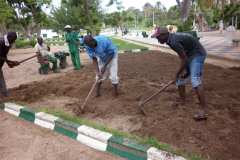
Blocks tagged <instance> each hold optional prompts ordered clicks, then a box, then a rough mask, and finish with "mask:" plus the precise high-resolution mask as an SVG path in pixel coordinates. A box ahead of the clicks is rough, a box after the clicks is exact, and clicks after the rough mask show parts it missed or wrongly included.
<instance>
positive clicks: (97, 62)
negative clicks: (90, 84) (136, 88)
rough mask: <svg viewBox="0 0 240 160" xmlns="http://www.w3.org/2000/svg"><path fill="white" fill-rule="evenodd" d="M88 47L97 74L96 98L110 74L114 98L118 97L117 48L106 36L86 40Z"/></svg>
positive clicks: (89, 37) (86, 38)
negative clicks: (103, 81)
mask: <svg viewBox="0 0 240 160" xmlns="http://www.w3.org/2000/svg"><path fill="white" fill-rule="evenodd" d="M84 43H85V44H86V45H87V47H86V49H87V53H88V55H89V57H90V58H91V59H92V60H93V65H94V66H95V68H96V74H97V81H98V83H97V90H96V97H98V96H100V95H101V94H100V87H101V84H102V80H104V79H106V78H107V76H108V75H109V74H110V76H109V78H110V79H111V82H112V86H113V91H114V96H118V81H119V80H118V54H117V48H116V46H115V45H114V44H113V43H112V41H111V40H110V39H109V38H107V37H105V36H96V37H92V36H90V35H88V36H86V37H85V38H84Z"/></svg>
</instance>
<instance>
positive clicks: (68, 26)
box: [64, 25, 72, 29]
mask: <svg viewBox="0 0 240 160" xmlns="http://www.w3.org/2000/svg"><path fill="white" fill-rule="evenodd" d="M64 28H65V29H66V28H72V27H71V26H70V25H66V26H65V27H64Z"/></svg>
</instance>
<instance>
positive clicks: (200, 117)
mask: <svg viewBox="0 0 240 160" xmlns="http://www.w3.org/2000/svg"><path fill="white" fill-rule="evenodd" d="M207 116H208V115H207V114H206V113H205V112H204V111H199V112H198V113H197V114H195V115H194V116H193V119H194V120H195V121H203V120H207V118H208V117H207Z"/></svg>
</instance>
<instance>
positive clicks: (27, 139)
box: [0, 111, 121, 160]
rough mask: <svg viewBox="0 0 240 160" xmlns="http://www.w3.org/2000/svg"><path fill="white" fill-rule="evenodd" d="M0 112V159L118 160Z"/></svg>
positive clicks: (118, 159)
mask: <svg viewBox="0 0 240 160" xmlns="http://www.w3.org/2000/svg"><path fill="white" fill-rule="evenodd" d="M120 159H121V158H119V157H115V156H113V155H110V154H108V153H104V152H100V151H96V150H93V149H91V148H89V147H87V146H84V145H82V144H80V143H79V142H77V141H74V140H72V139H70V138H68V137H65V136H62V135H60V134H57V133H54V132H52V131H50V130H47V129H44V128H40V127H38V126H35V125H34V124H32V123H30V122H27V121H24V120H20V119H17V118H16V117H14V116H11V115H9V114H8V113H5V112H2V111H0V160H120Z"/></svg>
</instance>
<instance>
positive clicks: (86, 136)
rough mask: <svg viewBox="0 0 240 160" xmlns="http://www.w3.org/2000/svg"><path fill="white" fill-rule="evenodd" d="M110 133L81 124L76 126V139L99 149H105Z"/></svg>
mask: <svg viewBox="0 0 240 160" xmlns="http://www.w3.org/2000/svg"><path fill="white" fill-rule="evenodd" d="M111 137H112V134H110V133H107V132H103V131H99V130H97V129H94V128H91V127H88V126H85V125H82V126H80V127H79V128H78V136H77V140H78V141H79V142H81V143H83V144H85V145H88V146H90V147H92V148H94V149H97V150H100V151H106V150H107V145H108V140H109V139H110V138H111Z"/></svg>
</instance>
